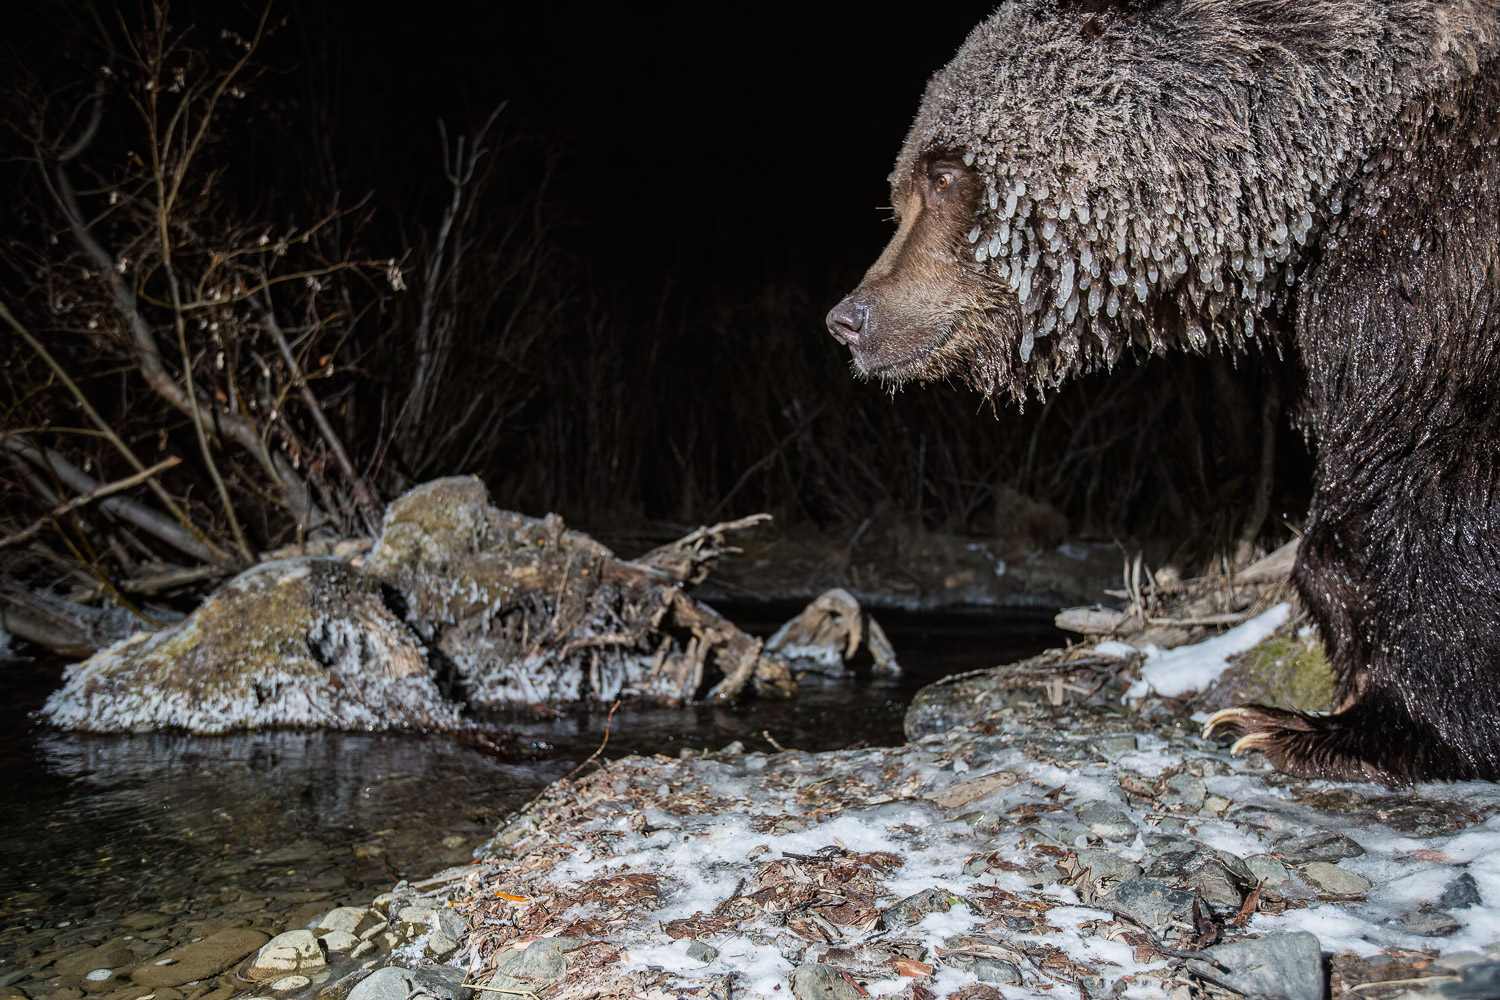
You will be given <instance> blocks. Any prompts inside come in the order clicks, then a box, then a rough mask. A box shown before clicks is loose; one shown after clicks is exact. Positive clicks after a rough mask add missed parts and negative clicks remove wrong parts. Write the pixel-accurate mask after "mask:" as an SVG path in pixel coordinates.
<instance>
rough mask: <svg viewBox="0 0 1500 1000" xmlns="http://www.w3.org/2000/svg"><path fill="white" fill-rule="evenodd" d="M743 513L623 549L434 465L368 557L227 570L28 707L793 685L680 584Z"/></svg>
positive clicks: (411, 704) (288, 707)
mask: <svg viewBox="0 0 1500 1000" xmlns="http://www.w3.org/2000/svg"><path fill="white" fill-rule="evenodd" d="M759 520H761V518H750V519H746V521H744V522H735V523H731V524H727V525H718V526H715V527H713V528H703V529H699V530H698V531H695V532H692V533H691V534H689V535H688V536H686V537H685V538H683V539H680V540H679V541H677V542H675V543H673V544H671V545H668V546H664V547H663V548H660V549H657V550H655V551H653V552H649V553H647V554H646V555H645V556H642V557H641V558H640V559H637V560H634V561H625V560H620V559H616V558H615V557H614V555H613V553H611V552H610V551H609V550H608V549H607V548H605V547H604V546H602V545H600V544H599V543H598V542H596V541H594V540H593V539H591V538H589V537H588V536H587V535H584V534H581V533H579V532H576V531H569V530H567V529H566V528H565V527H564V526H563V523H562V521H561V520H560V519H558V518H556V517H553V516H548V517H545V518H540V519H538V518H530V517H525V516H523V515H521V514H516V513H512V512H510V511H504V510H499V509H497V508H495V507H493V506H491V505H490V503H489V496H488V493H487V492H486V490H485V488H484V485H483V484H482V483H480V482H479V480H477V479H473V478H457V479H442V480H437V481H435V482H432V483H427V484H425V485H423V486H419V487H417V488H416V489H413V490H411V491H410V492H408V493H406V494H404V495H403V496H401V497H399V498H397V499H396V500H395V501H394V502H393V503H392V504H391V505H390V508H389V509H388V511H387V513H386V517H385V524H384V530H383V532H382V534H381V537H380V538H379V540H378V541H377V542H376V543H375V545H374V547H373V548H372V549H371V550H370V552H369V554H368V556H367V557H365V558H363V559H358V558H355V559H351V560H348V561H346V560H344V559H340V558H323V557H300V558H295V559H286V560H279V561H273V562H267V563H263V564H261V565H259V566H257V567H255V568H254V569H251V570H249V571H247V572H245V573H242V574H241V575H240V576H238V577H236V578H235V579H234V580H231V581H230V582H229V583H228V584H226V585H224V587H222V588H221V589H220V590H218V591H217V592H216V593H214V594H213V595H212V596H210V597H209V598H208V600H207V601H205V602H204V604H203V605H202V606H201V607H199V608H198V610H196V611H194V612H193V614H192V615H190V616H189V617H188V618H187V619H185V620H184V621H182V622H180V623H179V624H177V625H174V626H172V627H170V628H167V629H163V630H162V631H159V632H155V633H150V634H139V635H135V636H133V637H131V638H129V639H126V640H124V641H122V642H119V643H116V644H115V645H113V646H110V647H109V648H107V649H104V650H101V651H100V652H98V653H96V654H95V655H94V656H93V657H92V658H90V659H89V660H87V661H85V662H83V663H80V664H77V665H76V666H73V667H71V668H69V670H68V671H67V673H66V674H65V675H64V684H63V687H62V688H61V689H60V690H59V691H57V692H56V693H55V694H54V695H53V696H52V697H51V698H50V699H49V700H48V702H47V706H46V708H45V709H44V710H43V715H44V717H45V718H46V719H47V720H48V721H50V722H52V723H53V724H55V725H58V726H61V727H63V728H65V729H79V730H86V731H94V732H122V731H142V730H149V729H159V728H170V727H178V728H182V729H186V730H188V731H189V732H195V733H222V732H226V731H228V730H231V729H257V728H262V727H272V726H322V727H328V728H334V729H388V728H406V727H420V728H446V727H452V726H456V725H457V724H458V723H459V714H460V708H461V705H460V704H459V703H456V702H454V701H450V700H448V698H446V697H445V696H444V695H445V692H446V693H448V694H455V693H456V694H457V695H458V696H459V697H460V698H461V699H463V700H465V701H467V702H468V703H469V704H472V705H479V706H489V705H499V704H504V703H507V702H519V703H523V704H530V703H534V702H571V701H578V700H584V699H598V700H613V699H614V698H617V697H623V696H632V695H633V696H640V697H645V698H649V699H652V700H656V701H660V702H666V703H680V702H687V701H696V700H699V699H701V698H704V697H707V698H717V699H729V698H734V697H736V696H738V695H739V694H740V693H741V692H743V691H745V690H753V691H755V692H756V693H757V694H760V695H764V696H777V697H790V696H792V695H794V694H795V693H796V682H795V681H794V680H793V678H792V675H791V671H790V670H788V668H787V666H786V664H785V663H784V662H782V660H781V659H780V658H778V657H775V656H772V655H769V654H765V653H764V652H763V650H762V647H761V644H760V643H759V642H758V641H757V640H755V639H753V638H751V637H750V636H748V635H746V634H745V633H744V632H742V631H740V630H739V629H738V628H736V627H735V626H734V625H733V624H732V623H730V622H728V621H726V620H725V619H724V618H722V617H720V616H719V615H718V614H717V613H716V612H714V611H713V610H712V609H711V608H709V607H707V606H705V605H703V604H701V603H699V602H697V601H695V600H693V599H692V598H690V597H688V596H687V595H686V594H684V593H683V592H682V589H681V586H682V585H683V584H685V583H695V582H698V581H699V580H701V579H702V577H703V576H704V575H706V573H707V570H708V567H709V565H711V563H712V562H713V560H714V559H715V558H716V557H717V556H718V555H720V554H721V553H722V552H724V551H725V550H726V546H725V540H724V533H725V532H727V531H730V530H733V529H734V528H737V527H743V526H745V525H747V524H753V523H757V522H758V521H759ZM439 682H441V684H442V685H443V688H444V690H442V691H440V690H439Z"/></svg>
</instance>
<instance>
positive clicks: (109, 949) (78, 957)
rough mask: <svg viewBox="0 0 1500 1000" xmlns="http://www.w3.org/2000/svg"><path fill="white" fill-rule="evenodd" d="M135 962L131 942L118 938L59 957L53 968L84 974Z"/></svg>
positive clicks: (70, 973) (69, 972)
mask: <svg viewBox="0 0 1500 1000" xmlns="http://www.w3.org/2000/svg"><path fill="white" fill-rule="evenodd" d="M135 964H136V958H135V953H134V952H132V951H131V950H130V943H129V942H128V941H125V940H123V939H119V938H117V939H115V940H113V941H109V942H107V943H105V944H101V945H99V946H98V947H95V948H84V949H83V950H82V951H77V952H74V953H73V954H71V955H69V956H67V957H66V958H63V959H59V960H58V962H57V963H56V964H55V965H54V966H53V968H54V970H55V971H56V972H58V973H59V974H61V975H64V976H82V975H84V974H85V973H89V974H92V973H93V972H95V971H97V970H100V969H103V970H106V971H107V970H109V969H119V968H122V967H127V966H133V965H135ZM96 981H97V980H96Z"/></svg>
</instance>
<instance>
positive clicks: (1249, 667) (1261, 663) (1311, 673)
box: [1235, 634, 1334, 712]
mask: <svg viewBox="0 0 1500 1000" xmlns="http://www.w3.org/2000/svg"><path fill="white" fill-rule="evenodd" d="M1235 669H1236V670H1237V671H1238V672H1239V673H1240V675H1241V677H1242V678H1243V681H1244V683H1245V684H1247V685H1249V686H1253V687H1256V688H1259V689H1261V690H1263V691H1264V692H1265V699H1266V701H1268V702H1269V703H1270V704H1272V705H1278V706H1280V707H1282V708H1294V709H1298V710H1300V711H1304V712H1321V711H1326V710H1327V709H1328V707H1329V705H1330V703H1331V702H1332V701H1333V691H1334V676H1333V670H1332V668H1331V667H1330V666H1329V665H1328V657H1327V655H1326V654H1325V653H1324V651H1323V643H1322V642H1320V641H1319V640H1318V639H1316V638H1312V637H1309V638H1308V639H1305V640H1304V639H1302V638H1300V637H1299V636H1297V635H1279V634H1278V635H1273V636H1271V638H1269V639H1267V640H1265V641H1264V642H1262V643H1261V644H1260V645H1258V646H1256V647H1254V648H1253V649H1250V650H1248V651H1247V652H1245V653H1244V654H1242V655H1241V656H1240V657H1239V658H1238V660H1237V661H1236V662H1235Z"/></svg>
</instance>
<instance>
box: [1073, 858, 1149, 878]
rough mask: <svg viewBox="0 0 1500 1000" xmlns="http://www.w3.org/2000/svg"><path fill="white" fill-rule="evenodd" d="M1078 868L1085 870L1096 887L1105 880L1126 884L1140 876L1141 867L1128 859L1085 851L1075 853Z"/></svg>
mask: <svg viewBox="0 0 1500 1000" xmlns="http://www.w3.org/2000/svg"><path fill="white" fill-rule="evenodd" d="M1077 857H1078V867H1079V868H1080V869H1083V868H1087V869H1088V870H1089V872H1090V877H1091V878H1092V879H1093V880H1094V884H1095V885H1097V884H1099V883H1100V882H1102V881H1104V880H1105V879H1108V878H1112V879H1115V880H1116V881H1119V882H1126V881H1129V880H1130V879H1133V878H1137V877H1139V876H1140V874H1141V866H1140V865H1138V864H1136V863H1135V862H1134V861H1131V860H1130V859H1129V858H1122V857H1120V856H1119V855H1118V854H1111V853H1110V852H1109V851H1092V850H1085V851H1079V852H1078V853H1077Z"/></svg>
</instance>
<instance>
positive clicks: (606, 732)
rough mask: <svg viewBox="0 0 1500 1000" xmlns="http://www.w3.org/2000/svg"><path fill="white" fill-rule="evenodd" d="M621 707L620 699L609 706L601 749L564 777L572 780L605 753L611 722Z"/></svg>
mask: <svg viewBox="0 0 1500 1000" xmlns="http://www.w3.org/2000/svg"><path fill="white" fill-rule="evenodd" d="M619 707H620V700H619V699H618V698H616V699H615V703H614V704H613V705H611V706H609V714H608V715H606V716H605V717H604V741H603V742H602V743H600V744H599V749H598V750H595V751H594V752H593V753H591V754H589V756H588V760H585V761H584V762H583V763H582V764H579V765H578V766H577V767H575V768H573V770H571V771H569V772H568V773H567V774H566V775H564V777H565V778H571V777H573V775H575V774H577V773H578V772H579V771H582V770H583V769H584V768H585V767H587V766H588V765H589V762H590V761H592V760H594V759H595V758H596V757H598V756H599V755H600V754H601V753H603V752H604V748H605V747H606V746H608V745H609V725H610V723H611V722H613V721H614V718H615V709H617V708H619ZM601 766H602V765H601Z"/></svg>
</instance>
